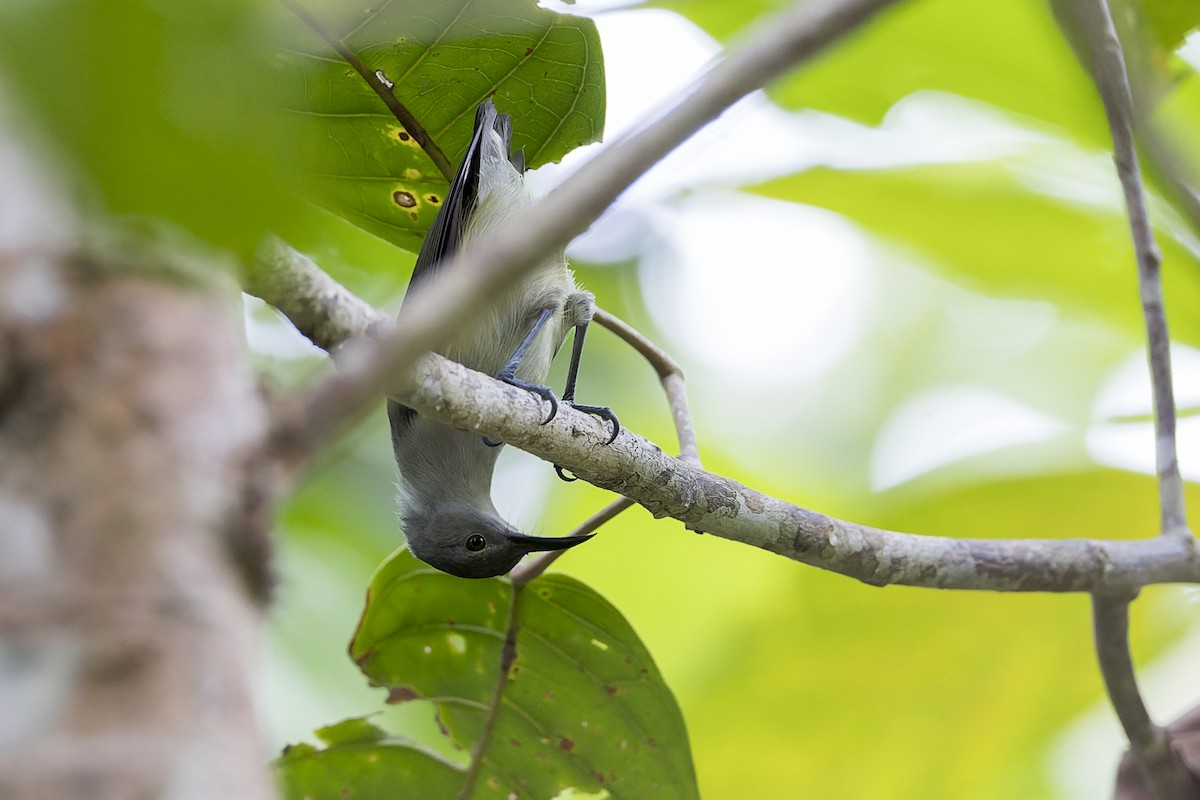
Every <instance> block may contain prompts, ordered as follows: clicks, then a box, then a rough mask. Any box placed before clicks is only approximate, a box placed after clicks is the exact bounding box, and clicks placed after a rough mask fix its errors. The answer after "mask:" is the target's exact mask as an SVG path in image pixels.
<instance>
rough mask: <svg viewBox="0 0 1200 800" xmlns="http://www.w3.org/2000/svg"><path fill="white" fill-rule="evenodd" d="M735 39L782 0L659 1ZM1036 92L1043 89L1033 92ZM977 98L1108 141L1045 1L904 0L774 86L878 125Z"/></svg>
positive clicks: (779, 96) (784, 95) (780, 96)
mask: <svg viewBox="0 0 1200 800" xmlns="http://www.w3.org/2000/svg"><path fill="white" fill-rule="evenodd" d="M656 4H657V5H661V6H664V7H666V8H669V9H671V10H673V11H677V12H678V13H680V14H683V15H686V16H687V17H689V18H691V19H693V20H694V21H695V22H696V23H697V24H699V25H701V26H702V27H704V29H705V30H707V31H708V32H710V33H711V34H712V35H714V36H716V37H717V38H718V39H721V40H722V41H730V40H732V39H734V38H735V37H736V35H738V34H739V33H741V32H742V31H743V29H744V28H745V27H746V26H748V25H750V24H751V22H752V21H755V17H758V18H759V20H761V19H762V17H761V16H760V15H762V14H765V13H767V12H776V11H779V10H782V9H783V8H785V7H787V6H789V5H790V3H787V2H784V0H753V2H745V3H729V2H725V0H657V3H656ZM1034 89H1036V90H1034ZM929 90H934V91H941V92H948V93H953V94H957V95H961V96H963V97H970V98H974V99H976V100H980V101H983V102H986V103H990V104H992V105H995V106H997V107H998V108H1003V109H1007V110H1009V111H1012V112H1015V113H1017V114H1020V115H1023V116H1029V117H1033V118H1035V119H1039V120H1043V121H1044V122H1047V123H1049V124H1051V125H1053V126H1056V127H1059V128H1064V129H1066V130H1068V131H1069V132H1070V134H1071V136H1072V138H1074V139H1076V140H1078V141H1082V142H1085V143H1087V144H1089V145H1101V146H1102V145H1104V144H1105V143H1107V140H1108V139H1107V136H1108V130H1107V128H1106V127H1105V123H1104V113H1103V109H1102V108H1101V106H1100V103H1099V101H1098V100H1097V99H1096V98H1095V93H1094V91H1092V89H1091V85H1090V82H1089V80H1088V78H1087V76H1086V74H1085V73H1084V72H1083V70H1081V69H1080V68H1079V66H1078V65H1077V64H1076V63H1075V59H1074V56H1073V55H1072V53H1071V50H1070V48H1069V47H1068V46H1067V45H1066V43H1065V42H1064V41H1063V40H1062V37H1061V35H1060V34H1059V31H1058V29H1057V27H1056V25H1055V24H1054V20H1053V18H1052V17H1051V15H1050V13H1049V11H1048V10H1047V8H1046V4H1045V3H1044V2H1043V0H1006V2H1003V3H963V2H960V0H922V2H916V3H897V4H895V5H894V6H893V7H892V8H890V9H888V10H887V11H886V12H885V13H883V14H880V15H879V16H878V17H876V18H875V19H874V20H873V21H872V22H871V23H870V24H869V25H867V26H865V27H864V28H863V29H861V30H859V31H856V32H855V33H854V34H853V35H852V36H849V37H847V38H846V39H845V40H844V41H841V42H838V43H837V44H836V45H835V46H834V47H833V48H831V49H830V50H829V51H827V52H825V53H823V54H822V55H821V56H820V57H819V58H816V59H814V60H813V61H812V62H811V63H808V64H805V65H804V66H803V67H801V68H799V69H796V70H793V71H792V72H790V73H788V74H787V75H786V76H784V77H783V78H781V79H780V80H779V81H777V82H776V83H774V84H773V85H772V86H770V87H768V92H769V94H770V96H771V98H772V99H773V100H775V101H776V102H778V103H779V104H780V105H782V106H784V107H785V108H812V109H818V110H821V111H828V112H830V113H833V114H839V115H841V116H845V117H848V118H850V119H854V120H858V121H860V122H864V123H867V124H877V123H878V122H879V121H880V120H882V119H883V118H884V115H885V114H886V113H887V112H888V110H889V109H891V108H892V107H893V106H894V105H895V104H896V103H898V102H899V101H900V100H902V99H904V98H905V97H908V96H909V95H911V94H913V93H915V92H919V91H929Z"/></svg>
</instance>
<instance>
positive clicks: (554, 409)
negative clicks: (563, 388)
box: [499, 375, 558, 425]
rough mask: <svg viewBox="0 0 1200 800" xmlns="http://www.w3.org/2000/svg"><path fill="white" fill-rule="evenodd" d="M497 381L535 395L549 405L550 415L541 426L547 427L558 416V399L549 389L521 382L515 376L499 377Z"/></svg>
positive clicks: (530, 382) (536, 384) (529, 382)
mask: <svg viewBox="0 0 1200 800" xmlns="http://www.w3.org/2000/svg"><path fill="white" fill-rule="evenodd" d="M499 379H500V380H501V381H503V382H504V383H507V384H508V385H509V386H516V387H517V388H518V389H524V390H525V391H527V392H530V393H531V394H535V395H537V396H538V397H540V398H542V399H543V400H545V401H546V402H547V403H549V404H550V413H549V414H547V415H546V418H545V419H544V420H542V424H543V425H548V424H549V423H550V421H551V420H552V419H554V418H555V417H556V416H558V398H557V397H555V396H554V392H553V391H551V390H550V388H549V387H547V386H542V385H541V384H540V383H533V382H532V381H523V380H521V379H520V378H518V377H516V376H509V375H501V376H500V377H499Z"/></svg>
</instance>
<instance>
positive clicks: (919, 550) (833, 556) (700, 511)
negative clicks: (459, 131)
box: [264, 267, 1200, 593]
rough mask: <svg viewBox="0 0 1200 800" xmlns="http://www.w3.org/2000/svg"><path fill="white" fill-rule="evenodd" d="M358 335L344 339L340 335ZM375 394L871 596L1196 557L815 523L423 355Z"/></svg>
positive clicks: (1165, 572)
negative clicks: (867, 587)
mask: <svg viewBox="0 0 1200 800" xmlns="http://www.w3.org/2000/svg"><path fill="white" fill-rule="evenodd" d="M313 269H315V267H314V268H313ZM322 282H328V284H333V280H332V278H329V277H328V276H324V277H323V278H322V279H321V281H318V282H317V284H318V285H320V284H321V283H322ZM318 291H320V292H321V293H322V295H323V296H336V295H338V294H340V292H339V291H337V290H335V289H333V288H331V286H329V285H325V286H323V287H321V288H319V289H318ZM340 291H341V292H344V291H345V290H340ZM264 299H267V300H268V301H271V302H273V303H276V304H277V306H278V307H280V308H281V309H282V310H283V311H284V312H285V313H287V311H288V307H289V305H291V304H293V303H294V304H297V305H299V306H300V307H302V308H303V307H305V306H306V303H305V302H304V301H303V300H302V299H301V298H296V297H292V298H291V299H287V298H283V299H281V298H274V297H272V298H264ZM353 302H354V303H355V304H357V303H361V301H358V300H355V301H353ZM334 316H335V317H336V318H338V319H351V318H354V316H353V315H343V314H335V315H334ZM359 333H361V331H360V330H355V329H347V330H344V331H342V332H341V335H342V336H344V337H345V338H349V337H353V336H355V335H358V334H359ZM386 393H388V394H391V395H392V396H394V397H395V398H396V399H397V400H399V401H400V402H402V403H404V404H405V405H407V406H410V407H411V408H414V409H416V410H417V412H418V413H420V414H422V415H424V416H427V417H429V418H431V419H437V420H440V421H442V422H445V423H446V424H448V425H451V426H453V427H456V428H461V429H465V430H472V431H476V432H478V433H480V434H483V435H485V436H487V437H489V438H492V439H496V440H502V441H505V442H509V443H511V444H513V445H515V446H516V447H519V448H521V449H523V450H526V451H528V452H530V453H533V454H534V455H536V456H538V457H540V458H543V459H545V460H547V461H550V462H552V463H554V464H559V465H561V466H563V467H564V468H566V469H569V470H570V471H571V472H572V473H573V474H575V475H578V476H579V477H580V478H582V479H584V480H586V481H588V482H589V483H592V484H595V485H596V486H600V487H602V488H605V489H610V490H612V491H614V492H617V493H618V494H621V495H624V496H625V497H628V498H630V499H632V500H633V501H635V502H637V503H640V504H641V505H643V506H645V507H646V508H647V509H649V510H650V511H651V512H652V513H654V514H655V515H656V516H659V517H663V516H670V517H674V518H675V519H678V520H680V521H682V522H683V523H684V524H685V525H687V527H689V528H691V529H693V530H696V531H703V532H706V533H711V534H714V535H717V536H721V537H723V538H726V539H731V540H734V541H739V542H743V543H746V544H749V545H752V546H754V547H760V548H762V549H764V550H769V551H771V552H773V553H778V554H780V555H783V556H786V557H787V558H791V559H794V560H796V561H800V562H803V563H805V564H810V565H812V566H815V567H819V568H821V569H826V570H831V571H833V572H838V573H841V574H843V575H847V576H849V577H852V578H856V579H858V580H860V581H863V582H865V583H869V584H873V585H877V586H883V585H887V584H903V585H908V586H924V587H929V588H939V589H986V590H993V591H1045V592H1105V593H1113V592H1136V591H1137V589H1138V588H1140V587H1141V586H1145V585H1147V584H1151V583H1168V582H1187V583H1198V582H1200V553H1198V552H1197V550H1196V546H1195V540H1194V539H1192V538H1191V537H1187V538H1180V537H1158V538H1155V539H1151V540H1143V541H1117V542H1112V541H1101V540H1089V539H1055V540H1037V539H1007V540H1006V539H999V540H980V539H951V538H944V537H938V536H919V535H914V534H907V533H896V532H892V531H884V530H879V529H876V528H870V527H866V526H863V525H856V524H854V523H851V522H845V521H842V520H839V519H835V518H833V517H827V516H825V515H822V514H818V513H816V512H814V511H809V510H807V509H804V508H800V507H798V506H794V505H790V504H788V503H785V502H783V501H781V500H778V499H776V498H773V497H769V496H767V495H764V494H762V493H761V492H757V491H755V490H754V489H751V488H749V487H746V486H743V485H741V484H739V483H737V482H736V481H732V480H730V479H728V478H724V477H721V476H718V475H713V474H711V473H709V472H705V471H704V470H702V469H701V468H700V467H699V466H697V465H695V464H691V463H688V462H687V461H685V460H681V459H677V458H672V457H671V456H669V455H667V454H665V453H663V451H662V450H661V449H660V448H659V447H657V446H656V445H654V444H653V443H651V442H648V441H646V440H645V439H643V438H641V437H640V436H638V435H636V434H634V433H632V432H630V431H625V432H623V433H622V435H621V436H620V437H619V438H618V439H617V440H616V441H615V442H613V443H612V444H611V445H605V444H604V441H605V440H606V438H607V432H606V428H605V426H604V425H603V424H602V423H601V422H599V421H597V420H596V419H594V418H593V417H591V416H589V415H587V414H583V413H581V412H578V411H575V410H574V409H572V408H570V407H567V406H564V407H562V408H560V409H559V414H558V416H557V417H556V418H555V419H554V420H553V421H551V422H550V423H549V424H547V425H542V424H541V422H542V419H543V418H544V415H545V411H544V409H542V408H541V406H540V404H539V403H538V402H537V401H536V400H535V399H534V398H532V397H531V396H530V395H529V393H528V392H525V391H522V390H520V389H515V388H513V387H511V386H508V385H506V384H503V383H500V382H499V381H496V380H493V379H492V378H489V377H488V376H486V375H482V374H480V373H477V372H473V371H471V370H468V369H467V368H465V367H463V366H462V365H460V364H456V363H454V362H452V361H449V360H447V359H445V358H442V357H441V356H437V355H426V356H425V357H423V358H422V359H421V361H420V362H419V364H418V368H417V370H416V371H415V373H414V374H413V376H412V378H411V380H409V381H407V382H406V381H405V380H403V379H398V380H397V381H396V382H395V383H394V384H393V385H392V387H391V390H390V391H387V392H386ZM604 514H605V512H604V511H602V512H600V514H598V515H597V517H598V518H599V517H602V515H604ZM594 519H595V518H594ZM601 521H603V520H602V519H601ZM521 574H523V573H518V575H521Z"/></svg>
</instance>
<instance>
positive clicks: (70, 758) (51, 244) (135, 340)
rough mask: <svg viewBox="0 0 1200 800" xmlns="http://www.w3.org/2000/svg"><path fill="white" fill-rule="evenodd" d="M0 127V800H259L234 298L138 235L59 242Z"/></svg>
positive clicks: (56, 223) (41, 198)
mask: <svg viewBox="0 0 1200 800" xmlns="http://www.w3.org/2000/svg"><path fill="white" fill-rule="evenodd" d="M3 122H4V120H3V119H0V168H3V167H5V166H13V165H17V167H19V168H14V169H4V170H3V174H4V175H5V180H4V181H2V182H0V709H3V710H2V711H0V797H5V798H14V800H18V799H19V800H35V799H37V800H42V799H43V798H44V799H45V800H50V799H51V798H53V799H54V800H71V799H72V798H88V800H104V799H105V798H113V799H114V800H115V799H116V798H122V799H125V798H213V797H237V798H265V797H270V796H272V794H273V792H272V788H271V785H270V782H269V780H268V777H267V772H266V767H265V754H264V753H263V748H262V745H261V741H260V738H261V737H260V735H259V728H258V725H257V723H256V718H255V714H254V710H253V707H252V702H251V700H252V696H251V695H252V691H251V687H252V675H253V671H252V667H253V662H254V661H255V658H256V655H257V650H258V639H259V630H258V628H259V623H260V612H259V608H258V606H257V604H256V601H255V599H254V593H255V592H254V590H253V588H252V587H251V585H250V584H249V583H248V581H247V579H246V577H247V575H248V574H250V573H252V572H255V571H257V572H258V574H261V568H260V566H261V562H257V563H255V558H254V557H250V558H249V559H247V558H246V557H245V556H246V554H247V553H258V554H259V556H260V557H261V548H260V547H259V546H258V545H256V544H255V543H256V542H260V541H262V538H261V537H262V533H263V531H262V526H261V516H262V514H261V504H259V503H257V502H255V500H254V496H255V495H254V493H253V492H252V491H247V488H246V487H247V486H254V485H255V483H254V476H253V474H252V473H251V472H249V471H248V470H249V468H250V466H251V465H250V464H249V459H251V458H253V456H254V454H256V453H258V452H260V450H261V446H262V437H263V435H264V431H265V414H264V412H263V407H262V402H261V400H260V398H259V396H258V394H257V392H256V391H255V387H254V383H253V379H252V376H251V372H250V370H249V369H248V367H247V363H246V359H245V356H244V354H243V349H242V347H243V346H242V337H241V333H240V325H239V321H238V319H237V318H236V317H235V316H234V314H235V309H237V308H238V303H237V302H236V295H235V294H233V293H232V291H231V290H230V283H229V281H228V280H226V279H225V276H223V275H219V273H218V271H215V270H211V268H210V270H211V274H208V275H206V274H205V272H204V270H203V269H198V268H196V267H184V266H181V265H180V264H179V263H178V258H177V257H176V258H175V260H174V261H172V260H171V259H170V258H168V257H167V256H166V254H167V253H168V252H171V251H172V250H173V248H172V247H171V246H170V245H169V244H168V245H167V246H163V247H156V246H153V245H151V246H147V245H146V242H147V241H153V239H152V238H151V239H149V240H148V239H146V238H145V237H143V236H140V235H139V236H133V237H129V239H128V241H127V242H124V243H115V244H114V243H113V242H111V241H110V242H107V243H97V242H94V241H93V242H89V243H87V244H81V243H80V240H79V239H78V237H76V236H75V235H74V234H73V233H72V230H73V220H72V218H71V214H70V212H69V209H67V207H66V206H64V205H62V204H60V203H57V202H56V200H55V197H54V195H53V192H52V191H50V189H49V185H48V183H47V182H46V180H45V178H44V174H42V173H38V172H37V171H36V170H35V169H33V168H31V167H30V166H29V165H30V163H31V162H30V160H29V158H28V154H27V153H25V152H22V151H19V148H18V147H17V145H16V143H15V141H14V139H13V138H11V137H6V136H5V135H4V130H3ZM214 274H217V275H219V277H216V278H214V277H213V275H214ZM231 545H232V546H231ZM239 555H240V556H241V557H242V561H240V562H239ZM248 564H249V565H251V570H250V572H247V570H246V566H247V565H248Z"/></svg>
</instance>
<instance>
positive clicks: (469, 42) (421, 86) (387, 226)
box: [280, 0, 605, 249]
mask: <svg viewBox="0 0 1200 800" xmlns="http://www.w3.org/2000/svg"><path fill="white" fill-rule="evenodd" d="M313 15H314V16H315V17H316V19H317V21H318V24H320V25H321V26H322V30H323V32H324V34H325V35H326V36H330V37H334V38H336V39H337V40H339V41H340V42H342V43H343V44H344V45H345V46H346V47H347V48H348V49H349V50H351V51H353V53H354V54H355V55H356V56H357V58H358V59H359V60H360V61H361V62H362V64H363V66H364V67H365V69H366V70H367V71H368V73H370V74H374V73H375V72H376V71H379V73H380V74H382V75H383V76H384V77H386V79H387V81H388V82H390V83H392V84H393V87H392V93H393V94H394V95H395V96H396V98H397V99H398V100H399V102H400V103H401V104H403V105H404V106H405V107H406V108H407V109H408V110H409V112H411V114H412V115H413V117H415V118H416V120H417V121H418V122H419V123H420V124H421V125H422V126H423V127H424V128H425V130H426V131H427V132H428V133H429V135H430V137H431V139H432V140H433V142H434V144H435V145H436V146H437V147H438V148H439V149H440V150H441V151H442V152H443V153H444V154H445V156H446V158H447V160H448V161H449V162H450V163H451V164H457V163H458V161H459V160H460V159H461V157H462V154H463V153H464V152H465V150H466V147H467V144H468V143H469V142H470V138H471V132H472V123H473V121H474V116H475V109H476V107H477V106H478V105H479V103H481V102H482V101H483V100H485V99H486V98H488V97H491V96H494V97H495V100H496V105H497V107H498V108H499V109H500V110H501V111H503V112H506V113H508V114H510V115H511V116H512V118H513V147H514V148H515V149H522V148H523V149H524V151H525V158H526V163H527V165H528V166H530V167H537V166H539V165H541V164H545V163H548V162H550V161H555V160H557V159H559V158H561V157H562V156H563V155H565V154H566V153H568V152H570V151H571V150H573V149H574V148H576V147H578V146H579V145H582V144H587V143H589V142H593V141H596V140H597V139H598V138H599V136H600V134H601V132H602V131H603V128H604V106H605V94H604V63H603V57H602V54H601V49H600V39H599V36H598V34H597V32H596V27H595V25H594V23H592V21H591V20H589V19H584V18H582V17H575V16H570V15H565V14H557V13H554V12H551V11H547V10H546V9H542V8H539V7H538V6H537V4H536V2H533V0H521V1H520V2H514V1H513V0H457V2H444V3H428V2H418V1H417V0H388V1H386V2H382V3H374V4H372V3H369V2H365V1H363V2H353V3H337V4H330V3H326V4H324V5H322V6H319V7H314V9H313ZM293 27H294V28H295V29H296V30H294V31H293V34H294V35H293V36H292V37H291V41H290V42H289V49H286V50H285V51H283V52H282V53H281V54H280V63H281V65H282V67H283V69H284V70H285V72H286V75H287V80H288V83H289V85H290V86H291V87H292V92H291V93H290V94H289V95H288V96H287V97H285V98H284V99H283V102H282V105H283V106H284V107H285V108H286V109H287V110H288V111H290V115H289V116H290V117H291V118H292V121H293V122H294V123H295V125H293V126H291V127H292V128H293V132H292V133H291V134H290V135H289V137H288V138H289V139H290V140H291V141H292V142H293V143H294V144H295V145H296V150H297V152H296V158H297V159H298V162H299V164H300V165H301V166H302V168H303V169H304V170H306V171H307V172H308V173H309V174H310V176H311V189H312V191H313V192H314V195H315V197H316V199H317V201H318V202H319V203H321V204H322V205H324V206H326V207H327V208H329V209H330V210H332V211H333V212H334V213H337V214H339V215H342V216H344V217H346V218H347V219H348V220H350V221H351V222H353V223H354V224H356V225H359V226H361V227H363V228H365V229H366V230H368V231H370V232H372V233H374V234H376V235H378V236H380V237H382V238H384V239H386V240H388V241H390V242H393V243H395V244H397V245H400V246H401V247H404V248H406V249H416V248H417V247H419V246H420V242H421V239H422V236H423V234H424V231H426V230H427V229H428V228H429V225H430V224H431V223H432V222H433V218H434V216H435V215H436V214H437V209H438V207H439V206H440V204H441V202H442V200H443V198H444V197H445V194H446V189H447V186H448V181H447V178H446V176H445V175H443V174H442V172H441V171H440V170H439V169H438V168H437V167H436V166H435V162H434V161H433V160H431V158H430V157H429V155H428V154H426V153H425V152H424V151H423V150H422V149H421V148H420V146H419V145H418V144H417V143H416V141H415V139H414V138H413V137H412V135H411V134H410V133H409V132H408V131H406V130H404V129H403V128H402V126H401V125H400V123H399V122H397V121H396V119H395V117H394V116H393V115H392V113H391V112H390V111H389V110H388V108H387V106H386V105H385V104H384V102H383V101H382V100H381V99H380V98H379V97H378V95H376V94H375V92H374V91H373V90H372V89H371V88H370V87H369V86H368V85H367V83H366V81H365V80H364V79H363V77H362V76H361V75H360V74H359V73H358V72H357V71H356V70H355V69H354V68H353V67H352V66H351V65H349V64H348V63H346V62H345V61H344V60H343V59H342V58H341V57H339V56H338V55H337V53H336V52H335V51H334V49H333V47H332V46H331V45H330V44H329V43H328V42H327V41H326V40H325V39H324V38H322V36H321V35H320V34H319V32H317V31H315V30H313V29H311V28H308V27H305V26H304V25H303V23H302V22H301V21H300V20H299V19H297V20H294V25H293Z"/></svg>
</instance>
